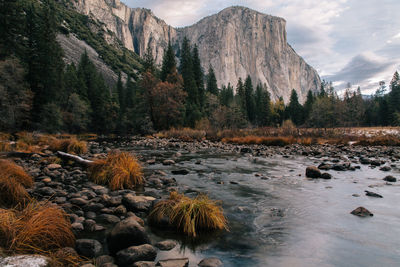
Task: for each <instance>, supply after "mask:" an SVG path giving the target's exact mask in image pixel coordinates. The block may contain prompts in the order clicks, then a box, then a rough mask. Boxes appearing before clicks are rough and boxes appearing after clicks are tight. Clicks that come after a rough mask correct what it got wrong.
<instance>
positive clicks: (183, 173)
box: [171, 169, 189, 175]
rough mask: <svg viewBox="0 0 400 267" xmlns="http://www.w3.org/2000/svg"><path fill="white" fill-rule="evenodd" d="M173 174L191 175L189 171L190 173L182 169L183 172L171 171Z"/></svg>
mask: <svg viewBox="0 0 400 267" xmlns="http://www.w3.org/2000/svg"><path fill="white" fill-rule="evenodd" d="M171 172H172V174H175V175H186V174H188V173H189V171H188V170H185V169H182V170H173V171H171Z"/></svg>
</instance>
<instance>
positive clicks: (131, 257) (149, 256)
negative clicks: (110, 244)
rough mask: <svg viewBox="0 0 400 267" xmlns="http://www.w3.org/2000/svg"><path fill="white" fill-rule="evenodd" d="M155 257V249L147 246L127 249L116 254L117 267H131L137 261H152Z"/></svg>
mask: <svg viewBox="0 0 400 267" xmlns="http://www.w3.org/2000/svg"><path fill="white" fill-rule="evenodd" d="M156 257H157V251H156V249H155V248H154V247H153V246H152V245H149V244H144V245H140V246H132V247H128V248H126V249H124V250H121V251H119V252H118V253H117V256H116V259H117V262H118V266H121V267H128V266H132V265H133V263H135V262H137V261H154V260H155V259H156Z"/></svg>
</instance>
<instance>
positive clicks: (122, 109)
mask: <svg viewBox="0 0 400 267" xmlns="http://www.w3.org/2000/svg"><path fill="white" fill-rule="evenodd" d="M117 94H118V103H119V107H120V114H121V115H122V114H124V113H125V108H126V103H125V101H126V94H125V88H124V84H123V83H122V78H121V73H119V74H118V80H117Z"/></svg>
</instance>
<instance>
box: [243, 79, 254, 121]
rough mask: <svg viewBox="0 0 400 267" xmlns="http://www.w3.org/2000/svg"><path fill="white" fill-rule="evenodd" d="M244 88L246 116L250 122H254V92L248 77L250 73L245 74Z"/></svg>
mask: <svg viewBox="0 0 400 267" xmlns="http://www.w3.org/2000/svg"><path fill="white" fill-rule="evenodd" d="M244 90H245V99H246V114H247V118H248V119H249V121H250V122H251V123H254V119H255V110H254V106H255V104H254V92H253V84H252V81H251V78H250V75H248V76H247V78H246V81H245V82H244Z"/></svg>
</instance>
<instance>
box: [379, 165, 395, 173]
mask: <svg viewBox="0 0 400 267" xmlns="http://www.w3.org/2000/svg"><path fill="white" fill-rule="evenodd" d="M379 170H381V171H383V172H388V171H390V170H392V168H390V167H389V166H383V167H382V168H380V169H379Z"/></svg>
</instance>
